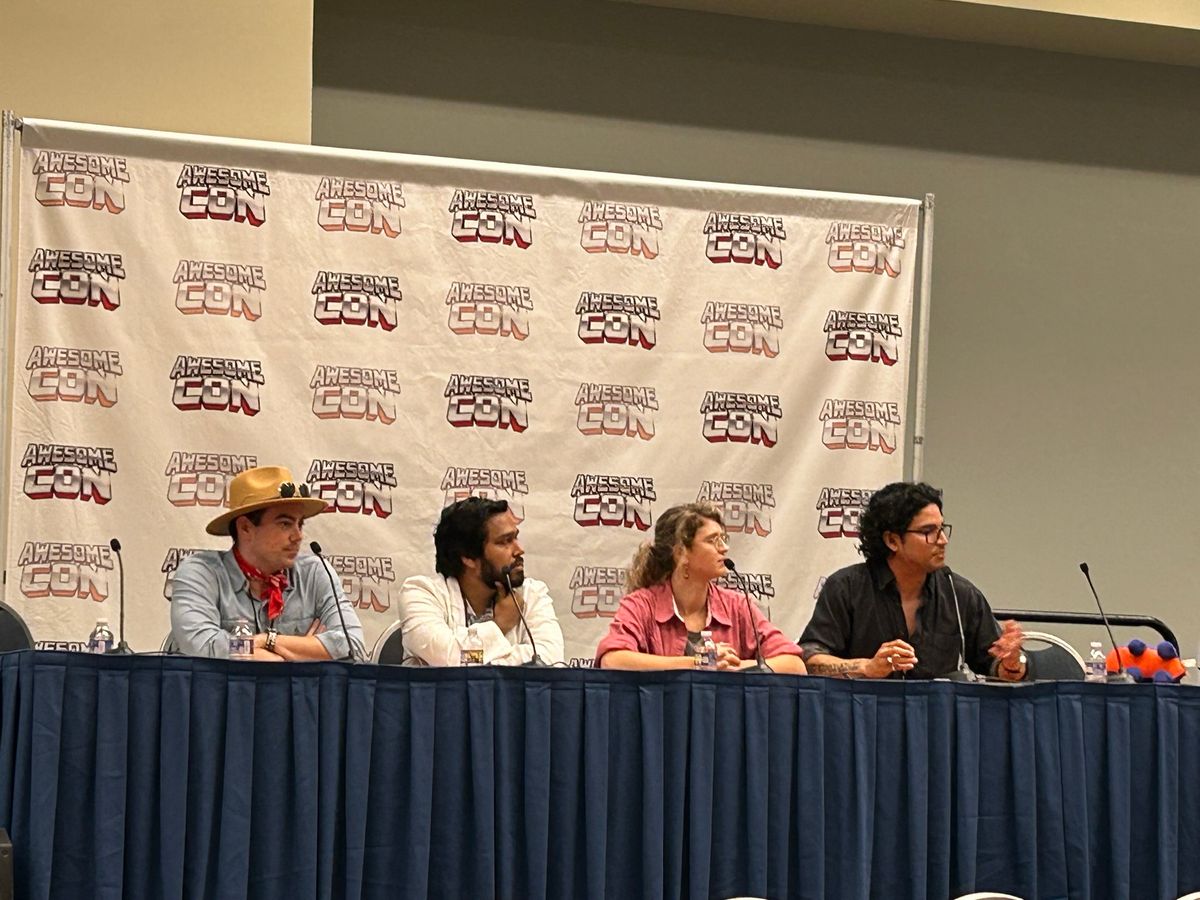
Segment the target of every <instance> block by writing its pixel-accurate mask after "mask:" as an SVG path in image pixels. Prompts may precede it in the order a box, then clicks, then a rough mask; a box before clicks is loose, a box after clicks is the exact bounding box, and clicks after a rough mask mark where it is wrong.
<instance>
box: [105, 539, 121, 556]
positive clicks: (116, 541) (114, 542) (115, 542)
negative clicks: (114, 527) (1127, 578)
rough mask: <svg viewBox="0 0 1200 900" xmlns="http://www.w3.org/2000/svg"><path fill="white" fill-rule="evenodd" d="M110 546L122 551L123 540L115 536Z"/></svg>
mask: <svg viewBox="0 0 1200 900" xmlns="http://www.w3.org/2000/svg"><path fill="white" fill-rule="evenodd" d="M108 546H110V547H112V548H113V549H114V550H116V551H117V552H118V553H120V552H121V542H120V541H118V540H117V539H116V538H113V539H112V540H111V541H109V542H108Z"/></svg>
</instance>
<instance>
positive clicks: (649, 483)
mask: <svg viewBox="0 0 1200 900" xmlns="http://www.w3.org/2000/svg"><path fill="white" fill-rule="evenodd" d="M571 496H572V497H574V498H575V521H576V522H577V523H579V525H581V526H583V527H584V528H593V527H596V526H606V527H609V528H636V529H637V530H638V531H646V530H647V529H649V528H650V526H651V525H653V524H654V509H653V505H652V503H653V501H654V500H657V499H658V495H657V494H656V493H655V491H654V479H653V478H652V477H650V476H645V475H633V476H631V475H589V474H583V475H576V476H575V483H574V484H573V485H572V486H571Z"/></svg>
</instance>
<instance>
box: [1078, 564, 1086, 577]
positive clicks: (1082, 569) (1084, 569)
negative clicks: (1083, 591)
mask: <svg viewBox="0 0 1200 900" xmlns="http://www.w3.org/2000/svg"><path fill="white" fill-rule="evenodd" d="M1079 571H1080V572H1082V573H1083V574H1084V575H1086V574H1087V573H1088V564H1087V563H1085V562H1082V563H1080V564H1079Z"/></svg>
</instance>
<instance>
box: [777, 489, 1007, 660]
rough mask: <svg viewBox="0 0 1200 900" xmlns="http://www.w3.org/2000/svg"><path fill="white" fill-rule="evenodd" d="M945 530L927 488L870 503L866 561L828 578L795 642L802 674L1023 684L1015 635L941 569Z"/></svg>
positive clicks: (935, 496) (863, 531)
mask: <svg viewBox="0 0 1200 900" xmlns="http://www.w3.org/2000/svg"><path fill="white" fill-rule="evenodd" d="M950 531H951V527H950V525H948V524H947V523H946V522H945V520H944V519H943V518H942V492H941V491H939V490H937V489H936V488H933V487H930V486H929V485H928V484H924V483H917V484H914V483H911V482H896V483H894V484H889V485H887V486H886V487H884V488H881V489H880V490H878V491H876V492H875V494H873V495H872V497H871V499H870V501H869V502H868V503H867V508H866V510H865V511H864V512H863V516H862V522H861V527H860V531H859V535H860V542H859V547H858V550H859V552H860V553H861V554H862V555H863V556H864V557H865V558H866V561H865V562H862V563H858V564H857V565H853V566H847V567H846V568H844V569H841V570H839V571H837V572H834V573H833V574H832V575H830V576H829V578H828V579H827V580H826V582H825V585H824V586H823V587H822V588H821V594H820V596H819V597H818V598H817V605H816V608H815V609H814V610H813V616H812V619H811V620H810V621H809V623H808V626H807V627H806V628H805V629H804V634H802V635H801V636H800V646H801V647H802V648H803V650H804V658H805V662H806V663H807V664H808V670H809V672H810V673H812V674H813V675H833V676H841V677H845V678H892V677H896V676H903V675H906V674H907V675H912V676H914V677H917V678H939V677H944V676H948V675H953V674H955V673H963V675H964V676H965V675H966V669H967V668H969V669H970V670H972V671H974V672H975V673H977V674H980V675H986V676H992V677H997V678H1002V679H1004V680H1006V681H1020V680H1022V679H1023V678H1025V676H1026V674H1027V670H1026V661H1025V655H1024V654H1023V653H1022V652H1021V640H1022V637H1023V636H1022V634H1021V629H1020V626H1018V625H1017V623H1015V622H1006V623H1004V626H1003V627H1001V626H1000V624H999V623H998V622H997V621H996V618H995V616H993V615H992V610H991V607H990V606H988V602H987V599H986V598H985V597H984V596H983V594H982V593H981V592H980V590H979V589H978V588H977V587H975V585H973V584H971V582H969V581H967V579H965V578H963V577H962V576H961V575H959V574H957V573H951V572H950V570H949V569H948V568H947V567H946V547H947V545H948V544H949V543H950Z"/></svg>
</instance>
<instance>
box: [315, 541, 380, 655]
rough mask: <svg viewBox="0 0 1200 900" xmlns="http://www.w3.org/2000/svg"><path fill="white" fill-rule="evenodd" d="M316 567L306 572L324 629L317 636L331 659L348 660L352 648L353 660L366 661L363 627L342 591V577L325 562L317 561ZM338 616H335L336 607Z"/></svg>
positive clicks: (322, 560)
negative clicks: (343, 624) (344, 624)
mask: <svg viewBox="0 0 1200 900" xmlns="http://www.w3.org/2000/svg"><path fill="white" fill-rule="evenodd" d="M317 562H318V563H319V564H320V565H319V566H313V567H312V568H311V569H310V572H309V579H310V582H309V584H308V585H307V587H308V589H309V590H311V591H312V592H313V596H315V597H317V598H318V600H317V604H316V609H317V616H318V617H319V618H320V620H321V625H322V626H324V631H322V632H320V633H319V634H317V635H316V638H317V640H318V641H320V642H321V646H323V647H324V648H325V652H326V653H328V654H329V658H330V659H347V658H349V657H350V656H351V654H350V648H351V647H352V646H353V648H354V653H353V657H354V658H355V659H360V660H364V661H365V660H366V658H367V651H366V647H365V646H364V644H363V630H362V624H361V623H360V622H359V621H358V614H357V613H356V612H355V611H354V607H353V606H351V604H350V601H349V599H347V597H346V592H345V591H343V590H342V585H341V578H340V577H339V576H338V575H337V573H336V572H335V571H334V570H333V568H332V567H331V566H330V565H329V563H328V562H326V561H325V560H324V559H318V560H317ZM339 606H340V607H341V608H342V609H341V615H340V616H339V615H338V607H339ZM343 618H344V619H345V623H346V630H345V631H343V630H342V620H343Z"/></svg>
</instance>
